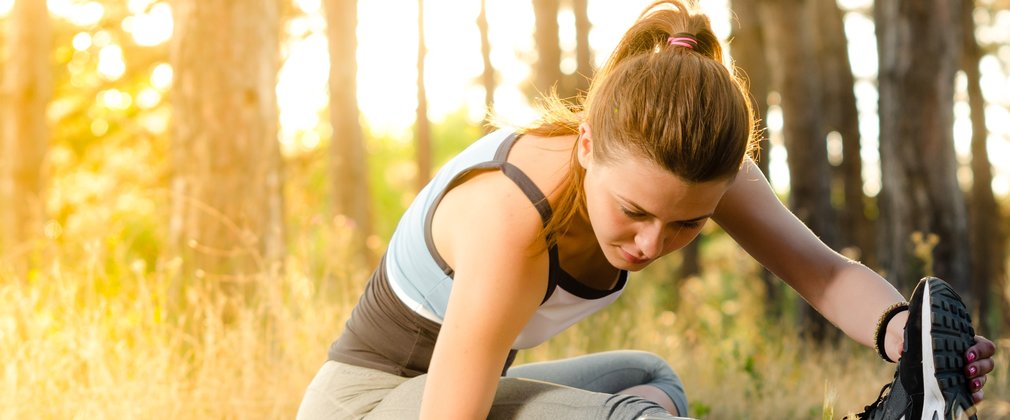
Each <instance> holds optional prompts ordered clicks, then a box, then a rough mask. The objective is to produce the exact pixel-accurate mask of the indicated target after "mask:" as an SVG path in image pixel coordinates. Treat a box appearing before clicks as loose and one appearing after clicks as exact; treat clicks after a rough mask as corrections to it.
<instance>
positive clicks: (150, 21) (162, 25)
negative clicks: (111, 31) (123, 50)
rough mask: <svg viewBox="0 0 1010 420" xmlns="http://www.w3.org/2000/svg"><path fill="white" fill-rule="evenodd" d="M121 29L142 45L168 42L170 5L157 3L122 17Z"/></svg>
mask: <svg viewBox="0 0 1010 420" xmlns="http://www.w3.org/2000/svg"><path fill="white" fill-rule="evenodd" d="M123 30H125V31H126V32H128V33H129V34H130V36H132V37H133V42H135V43H136V44H137V45H139V46H142V47H152V46H155V45H161V44H164V43H166V42H168V40H169V39H171V38H172V31H173V20H172V7H171V6H169V5H168V3H158V4H155V5H154V6H152V7H151V8H150V10H149V11H146V12H145V11H142V12H140V13H136V14H135V15H134V16H129V17H127V18H126V19H123Z"/></svg>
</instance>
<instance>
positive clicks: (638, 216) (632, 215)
mask: <svg viewBox="0 0 1010 420" xmlns="http://www.w3.org/2000/svg"><path fill="white" fill-rule="evenodd" d="M621 212H622V213H624V215H625V216H628V217H630V218H632V219H641V218H643V217H645V214H642V213H639V212H637V211H634V210H628V209H626V208H624V207H621Z"/></svg>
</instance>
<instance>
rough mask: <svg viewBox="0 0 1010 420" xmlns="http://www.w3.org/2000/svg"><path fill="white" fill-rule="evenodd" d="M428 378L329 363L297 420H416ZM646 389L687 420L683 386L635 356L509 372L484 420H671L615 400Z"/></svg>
mask: <svg viewBox="0 0 1010 420" xmlns="http://www.w3.org/2000/svg"><path fill="white" fill-rule="evenodd" d="M426 376H427V375H421V376H418V377H416V378H403V377H400V376H396V375H392V374H389V373H385V372H381V371H378V370H375V369H368V368H363V367H358V366H352V365H348V364H344V363H339V362H334V361H328V362H326V363H325V364H324V365H323V367H322V368H321V369H320V370H319V372H318V373H317V374H316V377H315V378H314V379H313V380H312V382H311V383H310V384H309V387H308V389H307V390H306V391H305V397H304V398H303V399H302V403H301V407H299V409H298V419H299V420H301V419H347V418H352V419H370V420H371V419H404V418H417V416H418V412H419V409H420V407H421V395H422V393H423V391H424V381H425V378H426ZM637 385H652V386H654V387H656V388H659V389H660V390H662V391H663V392H665V393H666V394H667V395H669V396H670V399H671V400H673V402H674V404H675V405H676V406H677V410H678V411H679V412H680V413H679V414H680V415H682V416H685V415H687V396H686V395H685V394H684V386H683V385H682V384H681V382H680V379H679V378H678V377H677V375H676V374H675V373H674V372H673V370H672V369H671V368H670V366H669V365H668V364H667V363H666V362H665V361H664V360H663V359H661V358H660V357H658V356H656V355H654V354H652V353H646V352H641V351H630V350H620V351H611V352H604V353H595V354H590V355H586V356H579V357H573V358H570V359H563V360H557V361H550V362H541V363H531V364H527V365H521V366H515V367H513V368H511V369H509V372H508V375H507V376H506V377H504V378H502V379H501V380H500V381H499V382H498V390H497V392H496V393H495V397H494V402H493V403H492V405H491V412H490V413H489V414H488V418H489V419H529V420H533V419H637V418H639V417H642V416H645V415H650V416H653V417H650V418H672V416H670V415H669V414H668V413H667V412H666V411H665V410H663V408H662V407H660V406H659V405H657V404H655V403H653V402H651V401H647V400H645V399H642V398H639V397H635V396H629V395H620V394H617V393H618V392H620V391H622V390H624V389H627V388H631V387H633V386H637Z"/></svg>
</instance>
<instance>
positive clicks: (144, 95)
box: [137, 88, 161, 109]
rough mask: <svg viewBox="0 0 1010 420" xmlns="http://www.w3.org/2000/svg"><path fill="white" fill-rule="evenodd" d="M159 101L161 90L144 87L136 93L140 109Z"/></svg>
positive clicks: (148, 107) (149, 106)
mask: <svg viewBox="0 0 1010 420" xmlns="http://www.w3.org/2000/svg"><path fill="white" fill-rule="evenodd" d="M159 103H161V92H158V91H157V90H155V89H154V88H144V89H142V90H141V91H140V92H139V93H137V107H138V108H140V109H151V108H154V107H156V106H158V104H159Z"/></svg>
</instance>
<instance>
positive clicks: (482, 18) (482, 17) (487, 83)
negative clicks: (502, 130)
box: [477, 0, 495, 133]
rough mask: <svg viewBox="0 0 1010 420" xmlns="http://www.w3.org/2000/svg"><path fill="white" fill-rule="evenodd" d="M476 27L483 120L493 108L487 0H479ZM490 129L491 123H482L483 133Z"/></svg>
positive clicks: (492, 76)
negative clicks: (481, 70)
mask: <svg viewBox="0 0 1010 420" xmlns="http://www.w3.org/2000/svg"><path fill="white" fill-rule="evenodd" d="M477 29H478V30H479V31H480V55H481V57H482V58H483V59H484V73H483V74H482V75H481V83H482V84H483V85H484V115H485V118H484V120H485V121H487V120H488V117H489V116H490V115H492V112H493V110H494V91H495V74H494V66H493V65H491V40H490V37H489V36H488V32H489V31H488V24H487V0H480V14H479V15H477ZM492 129H493V128H492V127H491V125H488V124H485V125H484V132H485V133H489V132H490V131H491V130H492Z"/></svg>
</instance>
